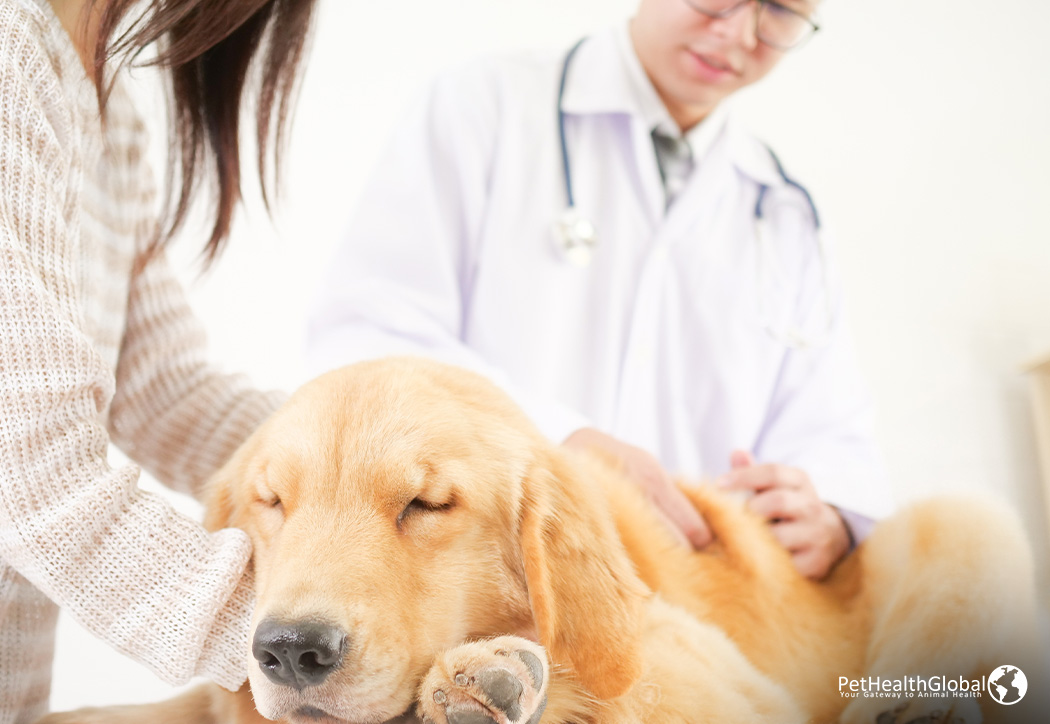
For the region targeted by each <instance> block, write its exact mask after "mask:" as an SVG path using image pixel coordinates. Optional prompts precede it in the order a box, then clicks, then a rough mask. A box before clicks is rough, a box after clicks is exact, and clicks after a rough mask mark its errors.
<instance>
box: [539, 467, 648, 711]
mask: <svg viewBox="0 0 1050 724" xmlns="http://www.w3.org/2000/svg"><path fill="white" fill-rule="evenodd" d="M602 495H603V492H602V491H601V489H600V487H599V486H598V485H597V484H595V483H594V482H593V481H590V480H586V479H584V478H583V476H582V475H581V474H580V472H579V470H577V468H576V467H575V465H574V464H573V462H572V461H571V460H570V459H569V458H566V457H564V456H563V455H561V454H560V453H559V452H557V451H553V450H552V451H550V452H549V453H548V454H547V455H545V456H544V459H542V460H541V461H540V462H539V463H538V464H537V465H536V466H534V468H533V469H532V471H531V472H530V474H529V475H528V477H527V478H526V480H525V481H524V499H523V508H522V517H521V541H522V553H523V557H524V565H525V578H526V582H527V585H528V589H529V601H530V604H531V606H532V614H533V618H534V620H535V623H536V627H537V630H538V632H539V636H540V643H542V644H543V645H544V646H545V647H546V648H547V650H548V652H549V653H550V655H551V659H552V662H554V663H558V664H562V665H565V664H569V665H571V667H572V670H573V671H574V672H575V674H576V676H577V677H578V679H579V681H580V683H581V684H582V685H583V686H584V687H585V688H586V689H587V690H588V691H589V692H590V693H591V694H593V695H594V696H596V697H598V698H599V699H612V698H615V697H617V696H620V695H621V694H623V693H625V692H626V691H627V690H628V689H630V688H631V686H633V685H634V683H635V682H636V681H637V680H638V679H639V678H640V676H641V673H642V657H641V631H642V625H643V620H642V619H643V616H644V613H643V604H644V601H645V599H646V597H647V596H648V595H649V591H648V589H647V588H646V587H645V585H644V584H643V583H642V581H641V580H640V579H639V578H638V576H637V575H636V574H635V571H634V568H633V566H632V564H631V561H630V559H629V558H628V557H627V553H626V551H625V550H624V548H623V545H622V544H621V542H620V538H619V536H618V535H617V532H616V527H615V525H614V523H613V520H612V518H611V516H610V514H609V512H608V509H607V507H606V506H605V505H604V503H603V501H602V497H601V496H602Z"/></svg>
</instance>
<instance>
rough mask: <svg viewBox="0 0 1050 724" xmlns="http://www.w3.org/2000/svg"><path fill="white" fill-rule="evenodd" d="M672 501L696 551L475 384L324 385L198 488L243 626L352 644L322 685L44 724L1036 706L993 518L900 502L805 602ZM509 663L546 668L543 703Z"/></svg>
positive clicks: (801, 718)
mask: <svg viewBox="0 0 1050 724" xmlns="http://www.w3.org/2000/svg"><path fill="white" fill-rule="evenodd" d="M685 490H686V491H687V493H688V495H689V497H690V499H691V500H692V501H693V502H694V504H695V505H696V506H697V508H698V509H699V510H700V511H701V512H702V514H703V515H704V517H705V518H706V519H707V521H708V522H709V523H710V525H711V528H712V530H713V531H714V533H715V535H716V539H717V540H716V543H714V544H713V545H712V546H711V547H710V548H708V549H707V550H705V551H703V552H699V553H696V552H691V551H688V550H686V549H684V548H681V547H679V546H677V545H676V544H675V543H674V542H673V540H672V538H671V537H670V536H669V535H668V533H667V532H666V530H665V529H664V528H663V526H662V524H661V523H660V522H659V521H658V520H657V519H656V517H655V516H654V515H653V514H652V513H651V512H650V511H649V507H648V503H647V502H646V501H645V500H644V499H643V497H642V495H641V494H640V493H639V491H638V490H637V489H636V488H635V487H634V486H633V485H632V484H631V483H630V482H628V481H627V480H626V479H625V478H624V477H623V476H622V475H620V473H619V472H618V471H617V469H616V467H615V465H613V464H612V463H611V461H608V460H603V459H601V458H600V457H597V456H593V457H592V456H576V455H572V454H570V453H568V452H566V451H565V450H564V449H562V448H559V447H556V446H554V445H552V444H550V443H549V442H547V441H546V440H545V439H544V438H543V437H542V436H541V435H540V433H539V432H538V431H537V430H536V429H535V428H534V427H533V426H532V425H531V424H530V423H529V421H528V420H527V419H526V418H525V417H524V416H523V414H522V413H521V412H520V411H519V410H518V409H517V408H516V407H515V406H514V405H513V404H512V403H511V402H510V401H509V400H508V399H507V398H506V397H505V396H504V395H503V394H502V393H500V392H499V391H497V390H496V389H495V388H494V387H493V386H491V385H490V384H488V383H487V382H485V381H484V380H482V379H480V378H478V377H476V376H474V375H472V374H469V373H466V372H464V371H462V370H457V369H454V368H450V367H445V366H442V365H438V364H436V363H431V362H425V361H421V360H407V359H406V360H388V361H379V362H370V363H364V364H360V365H356V366H352V367H349V368H346V369H343V370H338V371H335V372H332V373H329V374H327V375H325V376H323V377H320V378H319V379H317V380H315V381H313V382H311V383H309V384H307V385H306V386H305V387H303V388H302V389H301V390H300V391H299V392H298V393H297V394H296V395H294V396H293V397H292V399H291V400H290V401H289V402H288V403H287V404H286V405H285V406H284V407H283V408H282V409H281V410H280V411H279V412H278V413H277V414H275V415H274V416H273V417H272V418H271V419H270V420H269V421H268V422H266V423H265V424H264V425H263V426H262V427H261V428H260V429H259V430H258V431H257V432H256V433H255V434H254V435H253V436H252V437H251V438H250V439H249V440H248V441H247V442H246V443H245V444H244V445H243V446H242V447H241V449H240V450H239V451H238V452H237V453H236V455H235V456H234V457H233V459H232V460H231V461H230V462H229V463H228V464H227V465H226V466H225V468H224V469H223V470H222V471H220V472H219V473H218V475H217V476H216V477H215V478H214V480H213V481H212V483H211V502H210V505H209V507H208V524H209V525H210V527H212V528H218V527H222V526H238V527H241V528H243V529H244V530H246V531H247V532H248V533H249V535H250V536H251V538H252V540H253V542H254V546H255V557H254V566H255V580H256V588H257V592H258V601H257V607H256V614H255V625H258V623H259V622H260V621H263V620H266V619H278V620H281V621H292V622H294V621H317V620H320V621H325V622H330V623H332V624H334V625H336V626H338V627H340V628H341V629H342V630H343V631H345V632H346V633H347V641H348V644H347V649H346V654H345V656H344V658H343V660H342V663H341V665H340V666H339V667H338V668H337V669H336V670H335V671H334V672H333V673H332V674H331V675H330V676H329V677H328V678H327V679H326V680H325V681H324V682H323V684H321V685H319V686H313V687H307V688H304V689H302V690H296V689H294V688H291V687H286V686H280V685H277V684H274V683H273V682H271V681H269V680H268V679H267V678H266V677H265V676H264V675H263V674H262V673H261V672H260V668H259V666H258V665H257V663H256V661H255V660H254V658H252V656H251V654H250V652H246V656H247V657H248V668H249V671H250V672H251V674H250V684H251V694H249V691H248V687H245V688H244V689H242V691H241V692H239V693H237V694H229V693H227V692H224V691H222V690H220V689H218V688H217V687H211V686H208V687H204V688H200V689H197V690H194V691H192V692H190V693H189V694H186V695H184V696H182V697H180V698H177V699H175V700H172V701H170V702H165V703H160V704H154V705H145V706H140V707H121V708H116V709H112V710H94V711H88V710H84V711H80V712H75V713H70V714H62V715H53V716H52V717H50V718H49V719H48V722H50V724H58V723H59V722H62V723H65V724H68V723H69V722H100V721H105V722H107V723H108V724H130V723H131V722H149V723H150V724H153V723H157V724H189V723H190V722H193V723H194V724H249V723H251V724H256V723H257V722H259V721H263V720H262V719H261V718H260V717H259V715H258V714H257V713H255V710H254V709H253V706H252V703H253V702H252V700H251V696H254V703H255V705H256V706H257V707H258V710H259V711H260V712H262V713H263V714H264V715H266V716H268V717H272V718H286V719H287V720H288V721H291V722H294V723H295V724H307V722H323V723H326V724H335V723H336V722H355V723H358V722H359V723H362V724H364V723H368V724H378V723H379V722H385V721H388V720H392V719H396V718H398V717H401V716H404V717H406V719H408V718H410V717H412V716H413V715H418V716H424V717H426V718H427V719H431V720H433V721H434V722H436V724H445V708H444V707H443V706H440V705H439V704H440V703H441V702H440V701H439V700H443V699H447V698H448V697H449V696H453V695H454V693H455V692H453V689H455V678H456V674H463V673H464V672H465V673H466V674H469V675H470V677H469V678H470V679H471V681H473V678H474V675H475V674H476V673H477V672H479V671H481V670H482V669H485V667H489V668H490V669H491V667H493V666H502V667H503V669H505V670H506V671H509V672H510V674H511V675H513V676H515V677H517V678H518V680H520V681H521V682H523V683H524V689H523V691H524V693H523V694H522V706H523V707H524V708H525V709H524V712H523V713H522V715H521V719H520V721H521V722H524V721H525V720H526V719H528V718H529V715H530V713H531V712H532V711H533V710H534V709H536V708H538V707H542V704H541V702H540V699H541V697H542V696H546V698H547V703H546V709H545V711H544V713H543V716H542V722H544V723H551V724H554V723H559V724H560V723H562V722H582V723H586V722H599V723H603V724H614V723H616V724H618V723H620V722H652V723H654V724H663V723H665V722H666V723H669V722H718V723H719V724H730V723H733V722H738V723H739V724H761V723H763V722H768V723H769V724H789V723H792V722H798V723H801V722H817V723H820V722H835V721H842V722H844V723H847V724H875V723H876V722H878V724H883V722H884V721H891V722H892V721H897V722H901V723H902V724H903V722H908V721H919V722H935V721H940V720H939V719H932V718H931V719H922V718H921V717H923V716H926V715H930V714H931V713H932V712H934V711H937V710H940V711H941V712H943V713H944V714H945V715H947V713H948V712H949V711H950V712H951V715H952V716H954V717H958V718H959V720H960V721H964V722H968V723H969V724H975V723H976V722H978V721H980V719H981V712H980V711H978V710H977V708H976V706H975V705H974V703H973V702H972V701H968V700H962V699H952V698H949V697H945V698H939V699H926V698H920V699H901V700H899V701H898V700H894V699H885V698H883V699H870V698H864V697H863V696H861V697H858V698H855V699H849V698H843V697H841V696H840V693H839V677H841V676H845V677H848V678H850V679H859V678H862V677H868V676H871V677H876V676H881V677H883V678H894V677H903V676H912V677H914V676H923V675H926V676H940V675H945V676H947V677H949V678H953V677H959V676H962V677H964V678H966V679H975V678H980V677H981V676H987V674H988V673H990V672H991V671H992V669H993V668H994V667H995V666H997V665H1000V664H1015V665H1020V666H1022V668H1024V667H1026V666H1027V667H1029V668H1027V669H1025V670H1026V671H1030V672H1032V673H1029V676H1028V679H1029V682H1030V683H1031V684H1033V686H1032V687H1031V688H1032V689H1034V688H1036V686H1034V685H1035V684H1036V681H1035V679H1036V677H1035V676H1033V674H1034V673H1035V668H1034V667H1035V663H1034V659H1031V658H1025V657H1026V656H1027V655H1028V653H1029V652H1026V651H1025V646H1024V640H1025V638H1026V637H1030V636H1031V632H1032V631H1033V630H1034V626H1035V624H1034V614H1033V600H1034V592H1033V583H1032V573H1031V561H1030V553H1029V551H1028V549H1027V546H1026V543H1025V540H1024V538H1023V536H1022V534H1021V533H1020V528H1019V525H1018V522H1017V520H1016V519H1015V518H1014V517H1013V516H1012V515H1010V514H1008V513H1005V512H1004V511H1002V510H1001V509H1000V508H998V507H995V506H993V507H989V506H988V504H987V503H975V502H965V501H957V500H939V501H936V502H929V503H925V504H920V505H917V506H914V507H912V508H910V509H908V510H906V511H905V512H903V513H900V514H898V515H896V516H895V517H893V518H891V519H889V520H887V521H885V522H883V523H882V524H880V526H879V527H878V528H877V529H876V532H875V533H874V534H873V535H872V537H871V538H870V539H869V540H868V541H867V542H866V543H864V544H863V545H862V546H860V548H859V549H858V550H857V551H856V552H854V553H853V554H851V555H850V556H848V557H847V558H846V559H845V560H844V561H843V562H842V563H841V564H840V565H839V566H838V567H837V568H836V569H835V570H834V571H833V573H832V575H831V576H830V577H829V578H828V579H827V580H826V581H824V582H822V583H819V584H818V583H813V582H810V581H807V580H805V579H804V578H802V577H801V576H800V575H799V574H797V573H796V571H795V570H794V568H793V566H792V563H791V559H790V556H789V555H788V553H787V552H786V551H784V550H783V549H782V548H781V547H780V546H779V545H778V544H777V542H776V541H775V539H774V538H773V537H772V535H771V534H770V532H769V530H768V528H767V526H766V525H764V524H763V523H762V522H761V521H760V520H758V519H757V518H755V517H753V516H752V515H750V514H749V513H747V512H746V511H745V510H744V508H743V507H742V506H741V505H739V504H735V503H733V502H731V501H729V500H727V499H725V498H724V497H722V496H721V495H719V494H718V493H717V492H716V491H714V490H711V489H707V488H685ZM278 501H279V502H278ZM494 636H502V638H500V639H495V640H494V641H492V640H489V638H488V637H494ZM532 641H536V642H539V644H542V647H543V648H542V649H540V648H539V647H538V646H536V645H535V644H534V643H531V642H532ZM509 649H514V650H520V651H533V652H535V653H536V654H537V655H538V656H540V657H543V658H544V659H545V661H544V662H543V671H542V675H541V676H540V677H539V678H541V679H543V680H542V682H536V681H533V680H531V679H530V678H529V676H528V673H527V672H525V668H523V667H522V666H521V665H520V662H521V661H523V660H524V659H522V658H520V657H518V658H515V657H513V656H508V655H507V652H508V650H509ZM544 651H545V653H546V655H545V656H544ZM526 668H527V667H526ZM523 672H525V673H523ZM535 673H536V672H535V671H534V672H533V674H535ZM533 678H535V677H533ZM463 681H466V679H465V678H464V679H463ZM537 684H541V686H540V685H537ZM530 697H531V698H530ZM460 698H461V699H462V702H461V703H464V702H465V703H464V705H465V706H474V705H485V704H486V702H485V697H484V696H483V695H482V696H478V695H476V694H475V695H474V697H473V700H472V699H471V697H470V696H469V692H467V693H466V694H463V696H461V697H460ZM1033 699H1034V697H1033ZM909 702H910V703H909ZM453 703H454V702H453ZM1027 703H1028V702H1025V701H1023V702H1021V704H1020V705H1018V706H1017V707H1011V708H1007V707H1002V706H1000V705H998V704H994V703H991V702H990V699H989V697H988V696H987V695H985V696H984V697H982V698H981V699H980V706H981V708H983V709H984V717H985V719H994V718H995V717H997V716H1002V715H1004V714H1008V713H1015V714H1017V715H1018V716H1019V718H1018V721H1028V720H1027V719H1025V718H1024V715H1023V714H1022V711H1021V710H1022V709H1023V708H1024V707H1025V705H1026V704H1027ZM445 704H446V705H449V704H448V702H447V701H446V702H445ZM894 709H896V710H897V711H896V713H893V714H889V715H887V714H885V712H887V711H891V710H894ZM1015 710H1016V711H1015ZM1024 711H1025V712H1029V713H1031V712H1034V711H1035V710H1034V709H1032V708H1030V707H1029V708H1025V709H1024ZM321 712H324V713H325V714H326V715H327V718H326V717H325V716H322V715H321ZM487 712H488V715H489V716H490V717H491V718H493V719H495V720H499V721H512V718H511V717H510V716H509V715H508V716H507V717H506V718H505V719H500V718H499V717H500V716H501V715H502V714H503V713H505V712H501V711H497V710H495V709H493V708H492V707H491V706H488V707H487ZM515 713H517V712H515ZM880 715H883V718H879V717H880ZM886 716H889V717H890V718H885V717H886ZM950 718H951V717H949V716H945V718H944V721H945V722H947V721H949V719H950ZM534 721H535V719H534ZM1032 721H1035V719H1032Z"/></svg>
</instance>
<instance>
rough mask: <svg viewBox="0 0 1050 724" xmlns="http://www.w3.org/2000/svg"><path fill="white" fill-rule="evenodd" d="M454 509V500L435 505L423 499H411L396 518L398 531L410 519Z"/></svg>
mask: <svg viewBox="0 0 1050 724" xmlns="http://www.w3.org/2000/svg"><path fill="white" fill-rule="evenodd" d="M454 507H456V501H455V499H450V500H448V501H446V502H443V503H435V502H434V501H431V500H426V499H424V498H418V497H417V498H412V500H411V501H409V503H408V505H406V506H405V509H404V510H402V511H401V513H400V514H398V516H397V527H398V530H403V528H404V526H405V522H406V520H408V519H409V518H411V517H414V516H417V515H423V514H427V513H444V512H448V511H450V510H452V509H453V508H454Z"/></svg>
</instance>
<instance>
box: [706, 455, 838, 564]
mask: <svg viewBox="0 0 1050 724" xmlns="http://www.w3.org/2000/svg"><path fill="white" fill-rule="evenodd" d="M730 465H731V467H732V470H730V472H729V473H728V474H727V475H725V477H724V478H722V479H720V481H719V482H720V483H721V484H722V485H723V486H724V487H726V488H727V489H730V490H734V489H735V490H747V491H751V492H753V493H754V495H753V496H752V497H751V499H750V500H748V503H747V505H748V507H749V508H750V509H751V510H752V511H754V512H755V513H758V514H759V515H761V516H762V517H763V518H765V519H766V520H768V521H769V522H770V525H771V526H772V528H773V535H774V536H776V539H777V540H778V541H780V544H781V545H783V546H784V547H785V548H787V549H788V551H789V552H790V553H791V559H792V561H794V563H795V568H797V569H798V570H799V572H801V573H802V574H803V575H804V576H806V577H807V578H812V579H815V580H819V579H821V578H823V577H824V576H826V575H827V574H828V572H829V571H830V570H831V568H832V566H834V565H835V564H836V563H838V561H839V559H841V558H842V557H843V556H844V555H846V553H847V552H848V551H849V533H848V532H847V531H846V524H845V523H844V522H843V520H842V518H841V517H840V516H839V514H838V512H837V511H836V510H835V509H834V508H833V507H831V506H830V505H828V504H827V503H825V502H823V501H822V500H821V499H820V498H819V497H817V491H816V489H815V488H814V487H813V483H812V482H811V481H810V479H809V475H807V474H806V473H805V471H803V470H799V469H798V468H792V467H788V466H786V465H757V464H755V461H754V458H752V457H751V454H750V453H747V452H744V451H742V450H737V451H736V452H734V453H733V454H732V456H731V458H730Z"/></svg>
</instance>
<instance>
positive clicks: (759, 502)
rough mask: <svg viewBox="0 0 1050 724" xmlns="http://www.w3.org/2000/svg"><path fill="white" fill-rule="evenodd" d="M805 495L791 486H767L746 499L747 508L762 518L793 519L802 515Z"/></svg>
mask: <svg viewBox="0 0 1050 724" xmlns="http://www.w3.org/2000/svg"><path fill="white" fill-rule="evenodd" d="M805 504H806V499H805V497H804V496H803V495H802V494H801V493H799V492H798V491H797V490H792V489H791V488H769V489H767V490H763V491H761V492H759V493H756V494H755V495H754V496H753V497H752V498H751V499H750V500H748V501H747V507H748V509H749V510H750V511H751V512H752V513H754V514H755V515H758V516H760V517H762V518H763V519H764V520H795V519H798V518H802V517H804V512H805Z"/></svg>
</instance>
